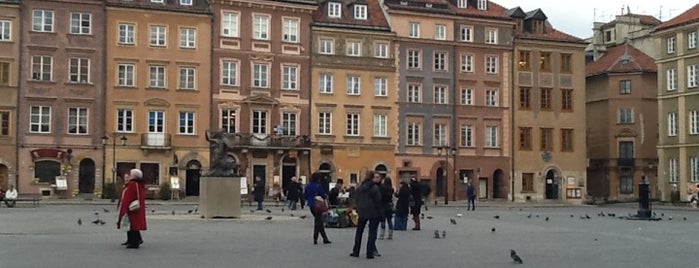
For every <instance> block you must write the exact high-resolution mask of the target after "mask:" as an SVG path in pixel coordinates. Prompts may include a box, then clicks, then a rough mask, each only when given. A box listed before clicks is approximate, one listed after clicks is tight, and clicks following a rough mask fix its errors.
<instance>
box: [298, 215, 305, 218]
mask: <svg viewBox="0 0 699 268" xmlns="http://www.w3.org/2000/svg"><path fill="white" fill-rule="evenodd" d="M306 217H307V216H306V215H301V216H299V218H300V219H305V218H306Z"/></svg>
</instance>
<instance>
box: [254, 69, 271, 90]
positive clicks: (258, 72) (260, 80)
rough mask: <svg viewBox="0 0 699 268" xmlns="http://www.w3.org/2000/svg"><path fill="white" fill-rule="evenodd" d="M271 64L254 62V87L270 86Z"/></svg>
mask: <svg viewBox="0 0 699 268" xmlns="http://www.w3.org/2000/svg"><path fill="white" fill-rule="evenodd" d="M268 74H269V64H267V63H253V64H252V87H256V88H268V87H269V80H268Z"/></svg>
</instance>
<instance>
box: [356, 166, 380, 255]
mask: <svg viewBox="0 0 699 268" xmlns="http://www.w3.org/2000/svg"><path fill="white" fill-rule="evenodd" d="M380 182H381V176H380V175H379V174H377V173H374V172H373V171H367V174H366V178H365V179H364V181H362V184H361V185H360V186H359V188H357V190H356V192H355V196H356V198H357V200H356V202H357V214H358V215H359V221H358V224H357V230H356V232H355V233H354V247H353V248H352V253H350V256H352V257H359V251H360V250H361V247H362V236H363V234H364V228H365V227H366V225H367V222H368V223H369V235H368V239H367V245H366V247H367V248H366V257H367V259H373V258H374V256H380V255H378V249H377V248H376V234H377V232H378V229H379V223H380V222H381V220H382V219H383V218H384V214H383V208H382V207H381V189H380V187H379V183H380Z"/></svg>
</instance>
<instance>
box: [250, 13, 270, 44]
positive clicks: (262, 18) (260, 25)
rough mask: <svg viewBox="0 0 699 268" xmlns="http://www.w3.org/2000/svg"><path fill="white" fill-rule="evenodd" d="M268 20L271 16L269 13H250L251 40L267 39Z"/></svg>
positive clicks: (268, 36) (268, 35) (268, 34)
mask: <svg viewBox="0 0 699 268" xmlns="http://www.w3.org/2000/svg"><path fill="white" fill-rule="evenodd" d="M258 20H259V21H258ZM270 21H271V16H270V15H269V14H259V13H253V14H252V40H264V41H267V40H269V38H270V32H269V31H270V29H269V28H270Z"/></svg>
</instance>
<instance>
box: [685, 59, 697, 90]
mask: <svg viewBox="0 0 699 268" xmlns="http://www.w3.org/2000/svg"><path fill="white" fill-rule="evenodd" d="M698 86H699V65H698V64H692V65H687V88H696V87H698Z"/></svg>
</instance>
